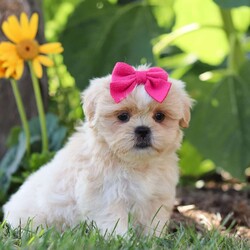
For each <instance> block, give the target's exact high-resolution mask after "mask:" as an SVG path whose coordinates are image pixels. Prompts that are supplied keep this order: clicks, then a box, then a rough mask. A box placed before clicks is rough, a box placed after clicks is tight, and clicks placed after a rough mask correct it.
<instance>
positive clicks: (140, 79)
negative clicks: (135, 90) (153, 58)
mask: <svg viewBox="0 0 250 250" xmlns="http://www.w3.org/2000/svg"><path fill="white" fill-rule="evenodd" d="M135 75H136V82H137V84H142V83H145V82H146V81H147V71H135Z"/></svg>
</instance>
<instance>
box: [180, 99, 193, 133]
mask: <svg viewBox="0 0 250 250" xmlns="http://www.w3.org/2000/svg"><path fill="white" fill-rule="evenodd" d="M193 102H194V101H193V99H191V98H190V97H189V96H188V95H185V96H184V98H183V117H182V118H181V119H180V121H179V125H180V126H181V127H182V128H188V126H189V122H190V119H191V113H190V111H191V108H192V106H193Z"/></svg>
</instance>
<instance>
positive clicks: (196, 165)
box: [180, 140, 215, 177]
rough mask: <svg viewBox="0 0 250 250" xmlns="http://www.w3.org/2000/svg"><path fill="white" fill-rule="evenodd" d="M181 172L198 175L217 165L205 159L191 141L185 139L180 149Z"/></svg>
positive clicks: (187, 174)
mask: <svg viewBox="0 0 250 250" xmlns="http://www.w3.org/2000/svg"><path fill="white" fill-rule="evenodd" d="M180 167H181V174H182V175H186V176H193V177H198V176H201V175H202V174H205V173H208V172H209V171H212V170H213V169H214V168H215V166H214V164H213V163H212V162H211V161H208V160H205V159H204V157H203V156H202V155H201V154H200V153H199V152H198V150H197V148H195V147H194V146H193V145H192V144H191V143H190V142H188V141H187V140H185V141H184V142H183V144H182V147H181V150H180Z"/></svg>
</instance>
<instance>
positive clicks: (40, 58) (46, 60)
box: [37, 55, 54, 67]
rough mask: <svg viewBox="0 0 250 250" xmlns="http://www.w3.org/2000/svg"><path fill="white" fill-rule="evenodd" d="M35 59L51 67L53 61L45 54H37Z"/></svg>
mask: <svg viewBox="0 0 250 250" xmlns="http://www.w3.org/2000/svg"><path fill="white" fill-rule="evenodd" d="M37 59H38V61H39V62H40V63H41V64H42V65H44V66H47V67H51V66H53V65H54V63H53V61H52V60H51V59H50V58H49V57H47V56H43V55H39V56H38V57H37Z"/></svg>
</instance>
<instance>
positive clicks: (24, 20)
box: [20, 12, 30, 39]
mask: <svg viewBox="0 0 250 250" xmlns="http://www.w3.org/2000/svg"><path fill="white" fill-rule="evenodd" d="M20 25H21V30H22V35H23V37H24V39H30V27H29V20H28V16H27V14H26V13H25V12H22V14H21V17H20Z"/></svg>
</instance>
